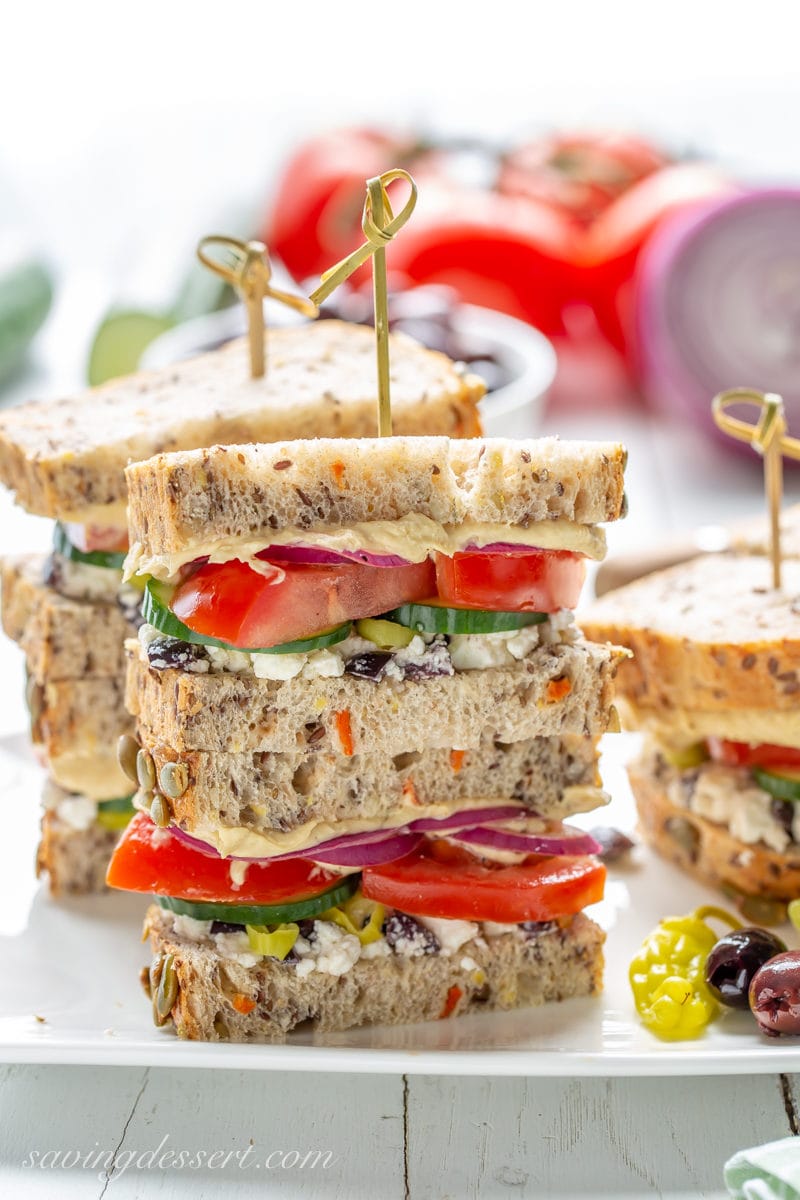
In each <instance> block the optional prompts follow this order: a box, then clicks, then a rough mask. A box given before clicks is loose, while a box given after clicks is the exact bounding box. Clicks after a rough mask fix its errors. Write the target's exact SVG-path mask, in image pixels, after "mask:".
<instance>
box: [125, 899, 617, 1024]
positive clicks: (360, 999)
mask: <svg viewBox="0 0 800 1200" xmlns="http://www.w3.org/2000/svg"><path fill="white" fill-rule="evenodd" d="M145 929H146V930H147V931H149V934H150V946H151V949H152V952H153V965H152V968H151V970H150V971H148V970H147V969H146V968H145V970H144V971H143V973H142V980H143V982H144V983H145V985H146V987H147V988H148V989H151V988H152V984H151V983H150V979H151V978H152V979H153V980H154V981H155V982H156V983H157V982H158V980H159V979H160V977H161V974H162V972H163V971H164V969H165V963H167V964H168V966H167V969H168V970H169V971H173V972H174V976H175V982H176V983H177V993H176V995H175V999H174V1002H173V1003H172V1006H171V1009H170V1010H169V1013H168V1015H167V1018H166V1019H167V1020H168V1021H170V1022H171V1023H172V1024H173V1025H174V1027H175V1029H176V1031H177V1033H178V1035H179V1036H180V1037H182V1038H188V1039H190V1040H193V1041H207V1042H218V1041H228V1040H229V1041H234V1042H274V1041H283V1040H284V1039H285V1037H286V1035H287V1034H288V1033H290V1032H291V1030H293V1029H295V1028H297V1027H298V1026H305V1028H309V1027H310V1028H311V1029H312V1030H313V1031H315V1032H319V1033H328V1032H332V1031H334V1030H342V1029H351V1028H353V1027H355V1026H358V1025H365V1024H373V1025H402V1024H406V1023H410V1022H418V1021H435V1020H437V1019H440V1018H444V1017H449V1016H456V1015H461V1014H463V1013H470V1012H489V1011H492V1010H495V1009H504V1010H507V1009H512V1008H520V1007H523V1006H532V1005H540V1004H547V1003H550V1002H552V1001H557V1000H566V999H570V998H572V997H576V996H594V995H596V994H597V993H598V992H599V991H600V989H601V986H602V972H603V941H604V939H605V934H604V933H603V931H602V930H601V929H599V928H598V926H597V925H595V924H594V922H593V921H591V920H589V918H588V917H585V916H583V914H579V915H578V916H576V917H573V918H571V919H570V920H567V921H564V922H563V923H553V925H552V926H551V927H549V928H548V927H545V928H543V929H542V930H541V931H539V932H537V933H536V934H534V935H533V936H531V937H530V938H525V937H522V936H517V935H516V934H514V933H506V934H502V935H501V936H500V937H496V938H491V939H486V940H484V939H482V938H481V939H475V940H473V941H470V942H467V943H466V945H465V946H463V947H462V949H461V950H460V951H459V952H458V953H456V954H454V955H452V956H445V955H429V954H425V955H422V956H421V957H417V958H409V957H401V956H399V955H391V956H389V957H385V958H377V959H371V960H365V959H363V958H362V959H359V961H358V962H356V963H355V964H354V965H353V966H352V967H351V968H350V970H349V971H347V973H346V974H344V975H340V976H334V975H329V974H323V973H321V972H317V971H315V972H313V973H312V974H310V975H306V976H305V978H302V979H298V978H297V975H296V963H294V962H290V961H288V960H285V961H284V962H279V961H278V960H277V959H274V958H273V959H270V958H262V959H261V960H260V961H259V962H257V964H256V965H255V966H243V965H241V964H240V963H239V962H236V961H235V960H234V959H230V958H223V957H222V955H221V954H220V953H219V951H218V950H217V949H216V947H215V945H214V944H213V942H211V941H210V940H205V941H200V942H197V941H193V940H190V939H189V938H187V937H185V936H183V935H181V934H180V933H176V931H175V920H174V917H173V916H172V914H171V913H168V912H165V911H164V910H163V909H161V908H160V907H159V906H158V905H157V904H154V905H151V907H150V908H149V909H148V912H147V917H146V921H145Z"/></svg>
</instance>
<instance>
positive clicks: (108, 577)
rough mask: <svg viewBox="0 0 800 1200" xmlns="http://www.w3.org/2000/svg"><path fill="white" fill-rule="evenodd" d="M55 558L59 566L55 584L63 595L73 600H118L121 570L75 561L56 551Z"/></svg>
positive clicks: (112, 601)
mask: <svg viewBox="0 0 800 1200" xmlns="http://www.w3.org/2000/svg"><path fill="white" fill-rule="evenodd" d="M53 559H54V561H55V563H56V566H57V571H56V573H55V577H56V582H55V585H54V586H55V587H56V590H57V591H58V592H60V593H61V595H62V596H69V597H70V598H71V599H73V600H107V601H108V602H109V603H110V604H113V603H114V602H115V601H116V599H117V596H118V594H119V591H120V588H121V586H122V571H121V570H118V569H117V568H115V567H95V566H93V565H92V564H91V563H82V562H73V561H72V559H71V558H64V556H63V555H62V554H58V553H57V552H55V551H54V552H53ZM126 590H127V589H126Z"/></svg>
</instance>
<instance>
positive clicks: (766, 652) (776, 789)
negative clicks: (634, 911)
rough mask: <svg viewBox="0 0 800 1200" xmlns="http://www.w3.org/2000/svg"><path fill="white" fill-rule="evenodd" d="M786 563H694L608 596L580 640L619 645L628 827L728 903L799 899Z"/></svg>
mask: <svg viewBox="0 0 800 1200" xmlns="http://www.w3.org/2000/svg"><path fill="white" fill-rule="evenodd" d="M799 612H800V562H798V561H797V560H796V559H787V560H786V561H784V564H783V585H782V587H781V588H780V589H778V590H773V587H772V575H771V564H770V562H769V560H768V559H767V558H766V557H763V556H756V555H752V554H742V555H735V556H734V555H729V554H725V555H722V554H719V555H705V556H702V557H699V558H695V559H694V560H692V561H691V562H687V563H682V564H680V565H679V566H676V567H673V568H671V569H670V570H667V571H662V572H658V573H657V574H654V575H649V576H647V577H646V578H644V579H641V580H638V581H636V582H635V583H632V584H630V585H628V586H627V587H624V588H620V589H619V590H618V591H614V592H609V593H608V594H607V595H606V596H604V597H603V599H602V600H600V601H599V602H598V603H597V604H596V605H594V606H593V608H592V609H591V610H590V611H589V612H587V613H586V614H584V616H583V624H584V627H585V628H586V630H587V632H588V633H589V634H590V635H591V636H592V637H595V638H597V639H599V640H603V639H606V638H608V639H611V640H612V641H614V642H616V643H620V644H621V645H623V646H627V647H629V648H630V649H631V650H632V651H633V658H632V659H631V660H630V661H629V662H626V663H625V664H624V666H623V667H622V669H621V671H620V674H619V694H620V710H621V712H622V715H623V719H624V722H625V724H626V725H627V726H628V727H629V728H631V729H639V730H642V731H643V732H644V733H645V735H646V736H645V741H644V748H643V751H642V753H641V755H640V756H639V757H638V759H637V760H636V761H635V762H634V763H633V764H632V765H631V767H630V768H629V774H630V779H631V784H632V787H633V791H634V794H635V797H636V803H637V807H638V811H639V817H640V822H641V828H642V831H643V833H644V836H645V837H646V838H647V839H648V841H649V842H650V843H651V844H652V845H653V846H654V847H655V848H656V849H657V850H658V851H659V852H660V853H661V854H663V855H664V856H665V857H666V858H668V859H670V860H671V861H672V862H674V863H677V864H678V865H679V866H681V867H683V868H684V869H685V870H687V871H689V872H691V873H692V874H693V875H695V876H696V877H698V878H699V879H701V880H703V881H704V882H707V883H710V884H711V885H712V886H715V887H720V888H722V889H723V890H724V891H726V892H727V893H728V894H729V895H732V896H733V897H735V898H738V899H739V900H740V902H741V903H742V905H743V906H744V907H743V911H744V912H745V913H747V914H748V915H750V916H751V917H752V918H753V919H757V920H765V919H766V913H765V911H764V907H763V905H762V906H761V907H760V908H758V909H756V908H753V907H752V898H753V897H757V898H758V899H759V900H760V901H763V900H767V901H769V900H774V901H787V900H791V899H794V898H795V897H796V896H798V895H800V621H799V620H798V613H799ZM773 907H775V906H773Z"/></svg>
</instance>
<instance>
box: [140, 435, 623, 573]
mask: <svg viewBox="0 0 800 1200" xmlns="http://www.w3.org/2000/svg"><path fill="white" fill-rule="evenodd" d="M624 467H625V451H624V449H623V447H622V446H620V445H619V444H616V443H607V442H597V443H594V442H561V441H559V440H558V439H557V438H539V439H536V440H533V439H532V440H529V441H512V440H510V439H505V438H489V439H486V440H477V439H470V440H468V441H463V442H461V443H459V442H457V441H451V440H450V439H447V438H435V437H418V438H404V437H394V438H369V439H359V440H350V441H342V440H340V439H335V438H319V439H317V440H315V441H302V442H301V441H294V442H281V443H280V444H276V445H261V446H212V447H211V448H210V449H207V450H196V451H191V452H185V453H179V454H163V455H159V456H157V457H156V458H153V459H150V460H149V461H147V462H136V463H134V464H132V465H131V466H130V467H128V469H127V471H126V472H125V476H126V479H127V481H128V493H129V500H128V504H129V507H128V521H129V531H130V540H131V558H130V562H132V563H136V562H138V561H139V560H143V561H144V563H145V564H148V563H149V561H150V560H151V559H155V558H158V557H160V556H167V555H176V554H180V555H182V557H183V558H184V559H186V558H191V557H192V552H195V551H196V554H197V556H200V555H201V554H203V553H208V551H207V549H206V547H207V546H208V545H209V543H210V542H212V543H213V542H219V541H224V542H228V541H234V542H235V541H236V540H239V541H253V542H258V543H260V544H261V545H268V544H269V540H270V535H271V534H272V533H273V532H274V531H275V530H277V529H283V528H292V529H294V528H296V529H300V530H309V531H313V530H315V529H319V530H325V529H330V528H332V527H335V528H342V527H348V526H352V525H356V524H358V523H360V522H372V521H396V520H398V519H400V518H403V517H407V516H409V514H414V515H416V516H418V517H426V518H428V519H429V520H431V521H435V522H437V523H438V524H440V525H458V524H461V523H462V522H465V521H477V522H484V523H485V522H491V523H499V524H503V525H509V526H522V527H523V528H527V527H528V526H530V525H531V523H533V522H540V521H556V520H567V521H573V522H576V523H578V524H580V525H591V524H596V523H598V522H602V521H614V520H616V519H617V517H619V516H621V515H622V512H623V472H624Z"/></svg>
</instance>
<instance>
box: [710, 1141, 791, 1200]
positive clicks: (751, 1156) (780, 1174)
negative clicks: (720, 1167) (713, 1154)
mask: <svg viewBox="0 0 800 1200" xmlns="http://www.w3.org/2000/svg"><path fill="white" fill-rule="evenodd" d="M725 1186H726V1187H727V1189H728V1191H729V1192H730V1194H731V1196H732V1197H733V1198H734V1200H800V1137H788V1138H782V1139H781V1140H780V1141H779V1142H768V1143H767V1144H766V1145H765V1146H754V1147H753V1148H752V1150H739V1151H737V1153H736V1154H734V1156H733V1158H730V1159H728V1161H727V1162H726V1164H725Z"/></svg>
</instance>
